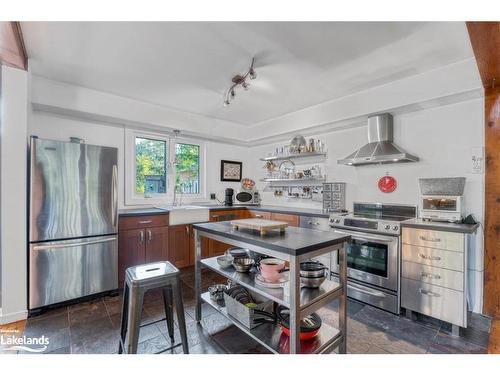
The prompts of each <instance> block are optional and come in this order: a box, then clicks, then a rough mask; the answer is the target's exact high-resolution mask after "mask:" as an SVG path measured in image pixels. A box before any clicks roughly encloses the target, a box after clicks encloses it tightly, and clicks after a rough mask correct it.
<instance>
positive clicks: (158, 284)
mask: <svg viewBox="0 0 500 375" xmlns="http://www.w3.org/2000/svg"><path fill="white" fill-rule="evenodd" d="M179 275H180V272H179V270H178V269H177V268H176V267H174V266H173V265H172V264H171V263H170V262H156V263H149V264H143V265H140V266H134V267H129V268H127V270H126V271H125V285H124V290H123V308H122V321H121V331H120V345H119V348H118V353H119V354H122V353H130V354H135V353H137V343H138V341H139V330H140V328H141V325H140V323H141V312H142V304H143V300H144V293H145V292H147V291H148V290H151V289H156V288H162V290H163V302H164V305H165V315H166V321H167V330H168V335H169V336H170V339H171V341H172V343H174V313H173V304H174V303H175V309H176V311H177V321H178V323H179V330H180V334H181V341H182V349H183V351H184V353H185V354H188V353H189V350H188V342H187V333H186V321H185V319H184V305H183V303H182V295H181V286H180V277H179ZM162 320H163V319H161V320H160V321H162ZM153 323H156V322H153ZM153 323H150V324H153ZM146 325H149V324H146ZM179 345H180V344H177V345H173V346H172V347H170V348H167V349H165V350H163V351H162V352H164V351H166V350H169V349H172V348H174V347H177V346H179Z"/></svg>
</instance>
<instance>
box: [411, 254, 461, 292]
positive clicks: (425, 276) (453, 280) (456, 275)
mask: <svg viewBox="0 0 500 375" xmlns="http://www.w3.org/2000/svg"><path fill="white" fill-rule="evenodd" d="M401 273H402V277H404V278H407V279H411V280H416V281H422V282H425V283H428V284H432V285H436V286H441V287H443V288H449V289H455V290H457V291H461V292H462V291H463V290H464V274H463V272H458V271H452V270H447V269H444V268H439V267H431V266H426V265H425V264H420V263H413V262H407V261H403V268H402V271H401Z"/></svg>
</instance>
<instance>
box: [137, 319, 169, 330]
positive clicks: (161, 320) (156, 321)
mask: <svg viewBox="0 0 500 375" xmlns="http://www.w3.org/2000/svg"><path fill="white" fill-rule="evenodd" d="M165 320H167V318H166V317H165V318H163V319H159V320H155V321H154V322H149V323H146V324H143V325H142V326H140V328H143V327H147V326H150V325H151V324H156V323H160V322H164V321H165Z"/></svg>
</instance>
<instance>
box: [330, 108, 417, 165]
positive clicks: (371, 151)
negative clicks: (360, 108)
mask: <svg viewBox="0 0 500 375" xmlns="http://www.w3.org/2000/svg"><path fill="white" fill-rule="evenodd" d="M393 127H394V125H393V119H392V115H391V114H390V113H383V114H380V115H376V116H371V117H368V143H367V144H366V145H364V146H363V147H361V148H360V149H358V150H356V151H354V152H353V153H352V154H350V155H349V156H347V157H346V158H345V159H341V160H338V161H337V163H338V164H344V165H352V166H354V167H355V166H358V165H365V164H387V163H402V162H414V161H418V157H417V156H415V155H412V154H409V153H408V152H406V151H404V150H402V149H401V147H399V146H397V145H396V144H394V142H393Z"/></svg>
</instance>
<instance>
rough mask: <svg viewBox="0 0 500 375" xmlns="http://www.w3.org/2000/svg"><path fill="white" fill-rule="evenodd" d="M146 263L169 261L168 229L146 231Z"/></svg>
mask: <svg viewBox="0 0 500 375" xmlns="http://www.w3.org/2000/svg"><path fill="white" fill-rule="evenodd" d="M145 234H146V262H160V261H166V260H168V227H157V228H147V229H145Z"/></svg>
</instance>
